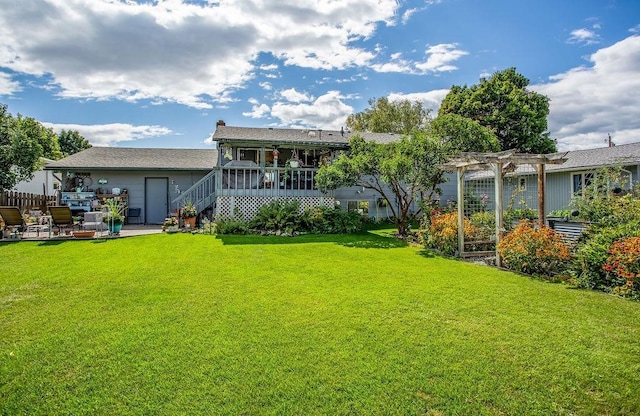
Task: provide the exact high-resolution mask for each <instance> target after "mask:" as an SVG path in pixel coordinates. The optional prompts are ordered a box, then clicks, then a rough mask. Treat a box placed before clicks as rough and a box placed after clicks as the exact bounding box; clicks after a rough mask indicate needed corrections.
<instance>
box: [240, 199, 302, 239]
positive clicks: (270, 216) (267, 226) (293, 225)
mask: <svg viewBox="0 0 640 416" xmlns="http://www.w3.org/2000/svg"><path fill="white" fill-rule="evenodd" d="M302 224H303V221H302V215H300V203H298V201H284V200H276V201H272V202H270V203H268V204H264V205H262V206H261V207H260V208H259V209H258V212H257V214H256V216H255V217H254V219H253V220H252V221H251V224H250V226H251V228H254V229H256V230H260V231H267V232H276V233H280V232H284V233H287V234H293V233H294V232H300V231H301V226H302Z"/></svg>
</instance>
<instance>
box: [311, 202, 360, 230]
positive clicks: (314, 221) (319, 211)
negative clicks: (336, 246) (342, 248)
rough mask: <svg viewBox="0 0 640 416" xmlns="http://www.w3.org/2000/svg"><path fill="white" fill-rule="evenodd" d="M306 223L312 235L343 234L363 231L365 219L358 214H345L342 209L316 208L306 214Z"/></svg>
mask: <svg viewBox="0 0 640 416" xmlns="http://www.w3.org/2000/svg"><path fill="white" fill-rule="evenodd" d="M304 221H305V225H306V228H307V230H308V231H310V232H312V233H315V234H343V233H356V232H359V231H361V230H362V227H363V225H364V222H365V218H364V217H363V216H362V215H360V214H359V213H357V212H345V211H342V210H341V209H340V208H331V207H316V208H313V209H309V210H307V211H306V212H305V215H304Z"/></svg>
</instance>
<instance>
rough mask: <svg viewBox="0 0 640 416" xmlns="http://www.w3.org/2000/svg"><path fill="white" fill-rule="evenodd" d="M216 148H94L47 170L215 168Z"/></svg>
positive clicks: (74, 155)
mask: <svg viewBox="0 0 640 416" xmlns="http://www.w3.org/2000/svg"><path fill="white" fill-rule="evenodd" d="M217 162H218V151H217V150H213V149H154V148H129V147H91V148H89V149H86V150H83V151H81V152H78V153H75V154H73V155H71V156H69V157H66V158H64V159H61V160H57V161H55V162H51V163H48V164H47V165H46V166H45V169H47V170H62V169H73V170H79V169H86V170H207V171H208V170H211V169H212V168H213V167H214V166H215V165H216V164H217Z"/></svg>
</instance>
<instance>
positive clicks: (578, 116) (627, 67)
mask: <svg viewBox="0 0 640 416" xmlns="http://www.w3.org/2000/svg"><path fill="white" fill-rule="evenodd" d="M589 61H590V62H591V65H590V66H583V67H578V68H573V69H571V70H569V71H567V72H564V73H561V74H557V75H555V76H552V77H550V82H549V83H545V84H539V85H532V86H531V88H532V89H533V90H535V91H537V92H540V93H542V94H545V95H546V96H548V97H549V98H550V100H551V102H550V114H549V131H550V132H551V137H553V138H557V139H558V147H559V148H560V149H562V150H572V149H585V148H593V147H598V146H602V145H603V141H604V140H605V139H606V137H607V134H609V133H611V135H612V137H613V138H614V142H615V143H617V144H624V143H631V142H638V141H640V118H639V117H638V114H639V112H640V36H637V35H635V36H630V37H628V38H626V39H624V40H622V41H620V42H618V43H615V44H613V45H611V46H609V47H606V48H602V49H600V50H598V51H597V52H595V53H594V54H592V55H591V56H590V57H589Z"/></svg>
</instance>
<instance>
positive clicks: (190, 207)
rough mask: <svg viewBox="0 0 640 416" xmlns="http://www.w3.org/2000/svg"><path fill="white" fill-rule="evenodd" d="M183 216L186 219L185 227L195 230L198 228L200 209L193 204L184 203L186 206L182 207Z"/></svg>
mask: <svg viewBox="0 0 640 416" xmlns="http://www.w3.org/2000/svg"><path fill="white" fill-rule="evenodd" d="M181 215H182V218H183V219H184V225H185V227H187V228H191V229H194V228H195V227H196V217H197V216H198V209H197V208H196V205H195V204H194V203H193V202H191V201H185V202H184V204H183V205H182V210H181Z"/></svg>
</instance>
